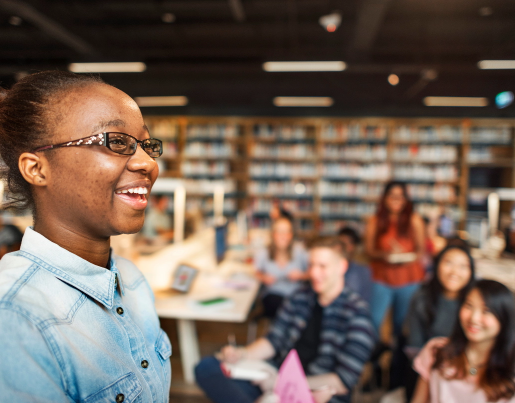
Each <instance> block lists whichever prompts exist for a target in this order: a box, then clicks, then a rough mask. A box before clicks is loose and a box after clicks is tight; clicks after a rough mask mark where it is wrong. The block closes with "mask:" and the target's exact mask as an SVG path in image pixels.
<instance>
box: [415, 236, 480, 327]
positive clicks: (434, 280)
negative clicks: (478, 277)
mask: <svg viewBox="0 0 515 403" xmlns="http://www.w3.org/2000/svg"><path fill="white" fill-rule="evenodd" d="M451 250H460V251H462V252H463V253H465V255H467V258H468V260H469V264H470V279H469V281H468V283H467V284H466V285H465V287H463V288H462V289H461V290H460V292H459V295H458V301H459V303H460V305H461V302H462V301H463V299H464V298H465V295H467V294H468V292H469V291H470V288H471V287H472V285H473V283H474V278H475V267H474V259H473V258H472V255H471V254H470V251H469V250H468V248H465V247H463V246H458V245H447V246H446V247H445V248H444V249H443V250H442V251H441V252H440V253H439V254H438V256H436V258H435V261H434V263H433V277H431V280H429V281H428V282H427V283H426V284H424V285H423V286H422V289H421V292H422V295H423V298H424V307H425V309H426V311H425V315H424V318H423V319H424V322H425V325H426V326H427V327H426V328H427V329H429V328H430V327H431V325H432V324H433V322H434V320H435V315H436V306H437V304H438V298H439V297H440V296H441V295H442V294H443V291H444V288H443V285H442V283H441V282H440V279H439V278H438V267H439V266H440V262H441V261H442V259H443V257H444V256H445V254H446V253H447V252H449V251H451Z"/></svg>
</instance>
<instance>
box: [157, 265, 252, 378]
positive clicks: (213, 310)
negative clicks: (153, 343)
mask: <svg viewBox="0 0 515 403" xmlns="http://www.w3.org/2000/svg"><path fill="white" fill-rule="evenodd" d="M222 266H223V264H222ZM233 266H234V265H233ZM242 269H246V268H243V267H242ZM224 278H227V277H224V276H223V275H221V274H218V273H212V272H211V273H200V274H199V275H198V278H197V279H196V280H195V282H194V284H193V287H192V289H191V290H190V292H189V293H188V294H175V293H173V294H171V293H169V292H166V291H156V293H155V295H156V311H157V314H158V315H159V317H161V318H172V319H177V334H178V336H179V344H180V347H181V359H182V369H183V373H184V379H185V380H186V382H187V383H194V382H195V377H194V373H193V369H194V367H195V365H196V364H197V363H198V361H199V360H200V352H199V345H198V339H197V330H196V326H195V321H196V320H208V321H214V322H240V323H241V322H245V320H246V319H247V316H248V313H249V311H250V308H251V307H252V304H253V302H254V300H255V298H256V295H257V293H258V290H259V282H258V281H256V280H255V279H253V278H251V277H247V278H246V279H245V280H244V281H245V283H247V284H248V286H247V288H246V289H243V290H236V289H231V288H228V287H227V286H225V287H224V286H223V281H224ZM217 296H223V297H226V298H229V299H231V300H232V301H233V304H231V306H225V307H224V306H220V307H210V308H195V307H194V306H192V304H191V301H192V300H195V299H209V298H212V297H217Z"/></svg>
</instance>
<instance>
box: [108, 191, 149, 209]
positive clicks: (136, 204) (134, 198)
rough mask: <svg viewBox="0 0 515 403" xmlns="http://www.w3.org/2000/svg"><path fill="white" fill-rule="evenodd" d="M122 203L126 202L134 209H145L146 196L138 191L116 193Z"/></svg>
mask: <svg viewBox="0 0 515 403" xmlns="http://www.w3.org/2000/svg"><path fill="white" fill-rule="evenodd" d="M115 195H116V196H117V197H118V198H119V199H120V200H121V201H122V202H123V203H125V204H128V205H129V206H131V207H132V208H133V209H135V210H145V209H146V208H147V204H148V201H147V197H146V195H144V194H139V193H116V194H115Z"/></svg>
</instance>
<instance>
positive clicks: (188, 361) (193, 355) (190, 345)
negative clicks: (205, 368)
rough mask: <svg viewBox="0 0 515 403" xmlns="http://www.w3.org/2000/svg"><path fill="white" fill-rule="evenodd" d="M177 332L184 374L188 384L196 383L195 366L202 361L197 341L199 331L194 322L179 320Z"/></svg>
mask: <svg viewBox="0 0 515 403" xmlns="http://www.w3.org/2000/svg"><path fill="white" fill-rule="evenodd" d="M177 330H178V334H179V345H180V347H181V360H182V372H183V374H184V380H185V381H186V383H190V384H192V383H195V374H194V372H193V370H194V368H195V365H197V363H198V362H199V361H200V352H199V345H198V339H197V329H196V327H195V321H194V320H187V319H178V320H177Z"/></svg>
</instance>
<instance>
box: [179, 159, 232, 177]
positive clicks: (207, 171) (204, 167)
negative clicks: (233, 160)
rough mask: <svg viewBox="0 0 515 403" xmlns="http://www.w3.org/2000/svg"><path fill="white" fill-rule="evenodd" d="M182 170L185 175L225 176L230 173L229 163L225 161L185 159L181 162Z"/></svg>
mask: <svg viewBox="0 0 515 403" xmlns="http://www.w3.org/2000/svg"><path fill="white" fill-rule="evenodd" d="M181 172H182V174H183V175H184V176H192V175H211V176H223V175H227V174H229V163H228V162H223V161H216V162H215V161H211V162H208V161H184V162H183V163H182V164H181Z"/></svg>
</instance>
